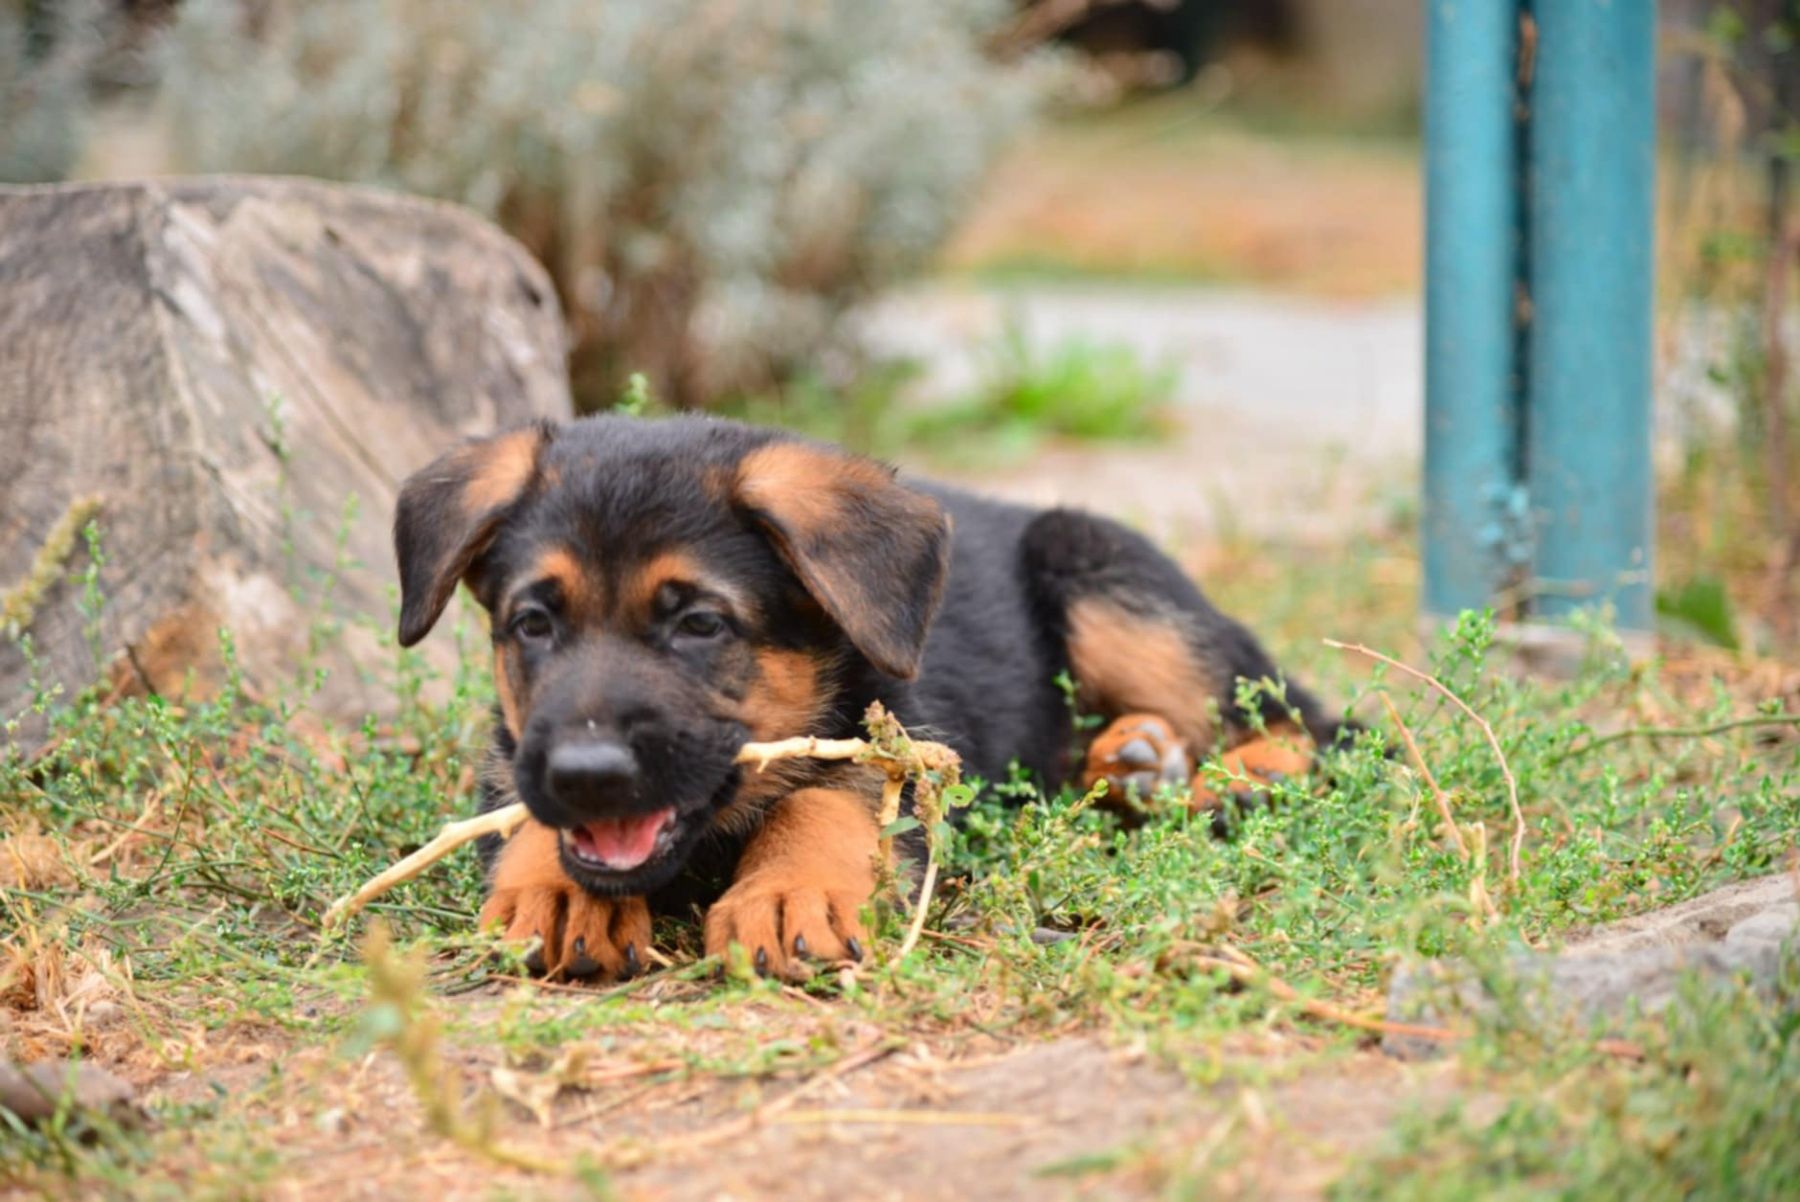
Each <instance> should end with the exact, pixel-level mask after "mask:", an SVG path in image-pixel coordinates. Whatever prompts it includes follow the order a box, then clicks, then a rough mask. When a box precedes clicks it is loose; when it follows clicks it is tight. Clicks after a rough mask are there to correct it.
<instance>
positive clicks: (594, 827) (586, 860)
mask: <svg viewBox="0 0 1800 1202" xmlns="http://www.w3.org/2000/svg"><path fill="white" fill-rule="evenodd" d="M675 834H676V821H675V807H674V806H665V807H663V808H662V809H660V810H652V811H651V812H649V813H647V814H630V815H627V816H625V817H622V818H602V819H600V820H598V821H596V822H590V823H587V824H586V825H585V826H578V827H574V828H573V829H571V830H567V831H564V832H563V838H564V840H565V842H566V845H567V847H568V849H569V854H570V855H571V856H573V857H574V859H575V861H576V863H578V864H580V865H581V866H582V867H584V868H591V869H593V870H595V871H597V872H630V871H632V870H633V869H636V868H640V867H642V866H643V865H645V864H647V863H649V862H650V861H651V860H653V859H655V858H656V857H657V856H658V855H660V854H661V853H663V852H666V851H668V850H669V848H670V846H671V845H672V844H673V843H674V842H675Z"/></svg>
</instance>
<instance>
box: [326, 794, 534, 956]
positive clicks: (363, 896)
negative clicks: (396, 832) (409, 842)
mask: <svg viewBox="0 0 1800 1202" xmlns="http://www.w3.org/2000/svg"><path fill="white" fill-rule="evenodd" d="M525 818H526V813H525V807H524V806H523V805H521V804H519V803H518V802H514V803H513V804H512V805H509V806H501V807H500V808H499V809H496V810H489V811H488V812H487V813H485V814H477V815H475V817H473V818H463V819H460V820H458V821H456V822H452V823H449V824H447V825H446V826H445V827H444V829H443V830H441V831H439V832H438V833H437V836H436V837H435V838H433V839H432V840H431V842H429V843H427V844H426V845H425V846H423V847H421V848H420V849H419V850H418V851H415V852H413V853H412V854H411V855H410V856H407V857H406V858H405V859H403V860H400V861H397V862H396V863H394V864H391V865H389V866H388V867H387V868H384V869H383V870H382V871H381V872H379V873H377V874H376V875H375V876H373V877H371V878H369V879H368V880H367V881H364V882H363V884H362V887H361V888H359V889H358V890H357V891H356V892H354V893H350V894H346V895H345V896H343V897H340V898H338V899H337V900H336V901H334V902H332V903H331V908H330V909H328V910H326V911H325V919H324V922H323V923H322V924H321V926H322V927H323V929H325V930H327V931H329V930H331V929H332V928H333V927H335V926H336V925H337V924H338V923H340V922H342V921H343V920H344V919H346V918H348V917H350V916H351V915H352V914H354V913H356V912H357V911H358V910H361V909H362V908H363V907H364V906H366V905H368V904H369V903H370V902H372V901H374V900H375V899H376V898H378V897H380V896H381V895H382V894H383V893H386V892H387V891H388V890H389V889H392V888H393V887H394V886H396V885H403V884H405V883H406V882H407V881H410V880H412V879H413V878H414V877H416V876H418V875H419V874H420V873H421V872H424V871H425V870H426V869H427V868H430V867H431V866H432V865H433V864H435V863H437V862H438V861H439V860H441V859H443V858H444V857H445V856H447V855H449V854H450V853H451V852H453V851H455V850H456V849H457V848H459V847H461V846H462V845H463V844H465V843H473V842H474V841H475V840H477V839H479V838H481V837H482V836H483V835H499V836H500V837H501V838H503V839H504V838H506V837H507V836H508V835H510V834H512V833H513V832H514V831H516V830H518V829H519V827H521V826H523V825H524V823H525Z"/></svg>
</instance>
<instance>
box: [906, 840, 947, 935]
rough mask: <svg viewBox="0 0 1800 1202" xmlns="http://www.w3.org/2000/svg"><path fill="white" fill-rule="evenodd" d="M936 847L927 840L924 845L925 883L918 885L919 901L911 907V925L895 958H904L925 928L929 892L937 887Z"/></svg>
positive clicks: (929, 903)
mask: <svg viewBox="0 0 1800 1202" xmlns="http://www.w3.org/2000/svg"><path fill="white" fill-rule="evenodd" d="M937 872H938V863H937V849H936V848H935V847H932V846H931V844H930V843H929V842H928V843H926V845H925V883H924V884H922V885H920V886H919V902H918V904H917V905H916V906H914V907H913V917H912V925H911V926H910V927H908V928H907V929H906V938H905V939H904V940H902V941H901V943H900V954H899V956H897V957H896V959H900V960H904V959H906V954H907V953H908V952H910V951H912V949H913V948H915V947H917V946H918V945H919V936H920V935H921V934H922V933H923V932H924V930H925V914H926V912H927V911H929V910H930V909H931V894H932V892H933V891H934V890H935V889H936V888H937Z"/></svg>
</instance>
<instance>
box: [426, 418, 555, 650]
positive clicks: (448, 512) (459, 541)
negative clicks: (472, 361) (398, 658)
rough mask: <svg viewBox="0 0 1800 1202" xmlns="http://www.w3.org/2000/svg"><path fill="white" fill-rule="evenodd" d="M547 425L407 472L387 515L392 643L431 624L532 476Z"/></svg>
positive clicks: (482, 442) (467, 447)
mask: <svg viewBox="0 0 1800 1202" xmlns="http://www.w3.org/2000/svg"><path fill="white" fill-rule="evenodd" d="M549 438H550V427H549V425H548V424H537V425H532V426H527V427H525V428H524V429H522V430H514V431H511V432H510V433H506V434H496V435H494V436H492V437H491V438H479V439H476V440H474V441H473V442H466V443H464V444H463V445H462V446H460V447H457V448H456V449H455V450H452V451H449V452H447V453H445V454H444V455H442V456H440V457H439V458H438V459H436V460H435V461H433V462H432V463H431V465H430V466H429V467H425V468H422V469H421V470H419V471H417V472H415V473H413V475H412V476H411V477H409V478H408V479H407V481H406V483H405V485H403V486H402V487H401V489H400V501H399V505H398V507H397V508H396V509H395V511H394V554H395V556H396V557H397V558H398V559H399V561H400V645H401V646H402V647H410V646H412V645H413V644H414V643H416V642H418V641H419V640H420V639H422V638H424V637H425V636H426V634H428V633H429V632H430V630H431V628H432V626H433V625H435V624H436V623H437V620H438V616H439V615H440V614H442V613H443V612H444V606H446V605H448V604H449V603H450V596H451V594H452V593H454V592H455V591H456V585H457V582H458V581H460V580H461V579H462V578H463V576H464V575H465V574H467V573H468V571H469V568H470V567H471V566H472V565H473V564H474V562H475V560H476V558H477V557H479V556H480V555H481V553H482V552H483V551H485V550H486V549H487V547H488V544H490V543H491V542H493V541H494V535H495V534H496V533H497V532H498V531H499V529H500V523H501V521H502V520H504V518H505V517H506V513H507V511H508V510H509V509H511V508H512V506H513V505H514V503H516V502H517V501H518V499H519V498H520V497H522V496H524V495H525V490H526V489H527V488H529V487H530V486H531V482H532V480H533V479H535V478H536V476H537V465H538V455H539V453H540V452H541V451H542V450H543V448H544V444H545V443H546V442H548V441H549Z"/></svg>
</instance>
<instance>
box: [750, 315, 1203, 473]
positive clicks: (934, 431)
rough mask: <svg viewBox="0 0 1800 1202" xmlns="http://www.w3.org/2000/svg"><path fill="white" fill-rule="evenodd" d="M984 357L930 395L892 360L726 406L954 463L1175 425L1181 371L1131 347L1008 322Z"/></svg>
mask: <svg viewBox="0 0 1800 1202" xmlns="http://www.w3.org/2000/svg"><path fill="white" fill-rule="evenodd" d="M977 358H978V363H979V373H978V379H977V381H976V383H975V384H974V385H973V386H972V387H970V388H969V389H968V390H967V391H966V392H965V393H964V394H963V395H960V396H954V397H951V398H948V399H944V400H938V401H935V402H930V403H925V402H921V401H918V400H915V399H913V397H912V396H911V393H912V391H913V390H914V386H915V385H916V384H917V374H918V373H917V369H916V368H915V367H914V366H912V365H910V364H907V363H904V362H895V363H887V364H883V365H880V366H878V367H877V368H875V369H874V370H871V371H868V372H865V373H862V374H861V375H859V376H858V378H857V380H856V381H855V383H853V384H851V385H849V386H847V387H833V386H831V385H829V384H827V383H825V382H823V381H821V380H818V379H815V378H802V379H799V380H796V381H794V382H792V383H790V384H788V385H786V386H785V387H783V388H782V389H781V390H779V391H777V392H773V393H768V394H764V395H761V396H755V397H747V398H740V399H739V400H737V401H736V402H734V403H733V404H731V405H729V406H727V407H726V409H725V412H726V413H728V414H729V415H730V416H732V417H736V418H739V419H740V420H743V421H748V422H751V423H754V424H758V425H776V426H783V427H786V428H788V429H792V430H798V431H800V432H802V433H805V434H809V435H811V436H813V437H815V438H822V439H826V440H828V441H831V442H837V443H841V444H843V445H845V446H848V447H850V448H852V449H853V450H857V451H860V452H862V453H864V454H868V455H876V456H880V457H884V458H891V457H894V456H896V455H899V454H902V453H906V454H910V455H912V456H914V457H919V458H924V459H926V460H929V461H932V462H936V463H939V464H944V465H949V466H969V465H970V464H971V463H976V462H978V463H982V464H988V465H991V464H993V463H995V462H997V461H1001V462H1018V461H1020V460H1023V459H1025V458H1027V457H1028V456H1030V455H1031V454H1032V453H1033V452H1034V451H1037V450H1039V449H1040V448H1041V447H1042V446H1043V445H1044V444H1045V443H1046V442H1051V441H1057V440H1062V441H1069V442H1079V443H1106V442H1145V441H1150V440H1153V439H1155V438H1156V437H1158V436H1159V435H1161V434H1163V433H1165V432H1166V431H1167V429H1168V422H1167V409H1168V407H1169V405H1170V403H1171V402H1172V401H1173V399H1174V393H1175V385H1176V382H1177V380H1176V371H1175V369H1174V368H1173V367H1172V366H1170V365H1168V364H1152V363H1146V362H1145V361H1144V360H1143V358H1142V357H1141V356H1140V355H1139V354H1138V353H1137V351H1136V350H1134V349H1133V348H1132V347H1130V346H1128V345H1126V344H1123V343H1116V342H1104V341H1093V340H1088V339H1081V338H1076V339H1070V340H1068V341H1064V342H1059V343H1055V344H1052V345H1049V346H1041V347H1040V346H1034V345H1033V344H1032V343H1031V341H1030V340H1029V339H1028V338H1027V337H1026V336H1025V333H1024V331H1023V330H1022V329H1020V328H1019V327H1018V326H1016V325H1009V326H1008V328H1007V329H1006V330H1005V332H1004V333H1003V334H1002V335H1001V336H1000V337H998V338H996V339H994V340H993V341H992V342H991V343H988V344H985V345H983V346H981V347H978V348H977Z"/></svg>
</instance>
